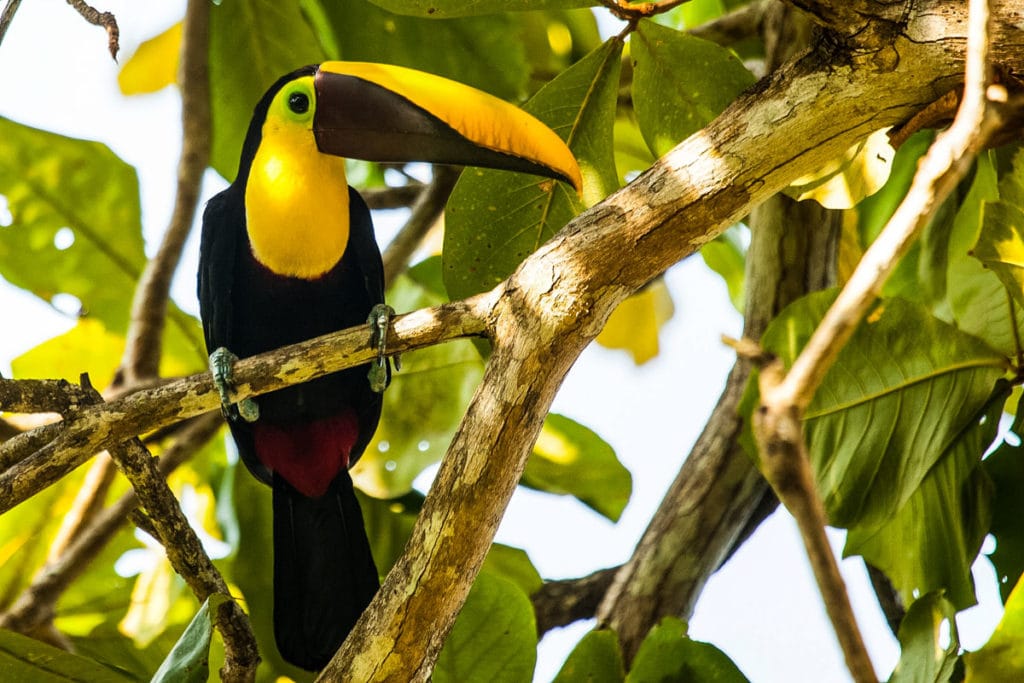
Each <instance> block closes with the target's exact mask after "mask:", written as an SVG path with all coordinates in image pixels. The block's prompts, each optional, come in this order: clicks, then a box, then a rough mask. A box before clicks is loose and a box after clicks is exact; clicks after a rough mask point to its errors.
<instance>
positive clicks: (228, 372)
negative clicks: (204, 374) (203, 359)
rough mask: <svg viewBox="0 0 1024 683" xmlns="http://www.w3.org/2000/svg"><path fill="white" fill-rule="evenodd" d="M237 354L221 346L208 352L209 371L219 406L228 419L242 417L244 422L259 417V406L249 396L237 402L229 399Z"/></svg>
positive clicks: (252, 420) (253, 420)
mask: <svg viewBox="0 0 1024 683" xmlns="http://www.w3.org/2000/svg"><path fill="white" fill-rule="evenodd" d="M237 360H238V356H236V355H235V354H233V353H231V352H230V351H228V350H227V349H226V348H224V347H223V346H221V347H220V348H218V349H216V350H215V351H214V352H213V353H211V354H210V373H211V374H212V375H213V385H214V386H215V387H217V393H218V394H220V408H221V411H223V413H224V417H226V418H227V419H228V420H234V419H237V418H239V417H240V418H242V419H243V420H245V421H246V422H255V421H256V420H258V419H259V417H260V407H259V405H258V404H257V403H256V401H254V400H252V399H251V398H244V399H242V400H241V401H239V402H238V403H233V402H232V401H231V392H232V391H233V388H232V385H233V384H234V381H235V376H234V375H235V361H237Z"/></svg>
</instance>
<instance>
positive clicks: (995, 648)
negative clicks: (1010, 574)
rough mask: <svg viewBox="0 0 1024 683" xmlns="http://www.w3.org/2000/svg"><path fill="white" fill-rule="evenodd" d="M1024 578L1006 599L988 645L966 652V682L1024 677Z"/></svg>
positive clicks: (985, 682) (999, 681) (992, 682)
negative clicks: (1004, 607) (1003, 609)
mask: <svg viewBox="0 0 1024 683" xmlns="http://www.w3.org/2000/svg"><path fill="white" fill-rule="evenodd" d="M1021 643H1024V581H1018V582H1017V587H1016V588H1014V589H1013V592H1012V593H1011V594H1010V599H1009V600H1007V601H1006V610H1005V611H1004V612H1003V618H1002V619H1001V620H1000V621H999V625H998V626H996V630H995V632H994V633H993V634H992V637H991V638H989V640H988V642H987V643H985V647H983V648H981V649H980V650H978V651H977V652H969V653H967V654H966V655H964V663H965V664H966V665H967V679H966V680H967V683H1004V682H1005V681H1020V680H1024V648H1022V647H1021Z"/></svg>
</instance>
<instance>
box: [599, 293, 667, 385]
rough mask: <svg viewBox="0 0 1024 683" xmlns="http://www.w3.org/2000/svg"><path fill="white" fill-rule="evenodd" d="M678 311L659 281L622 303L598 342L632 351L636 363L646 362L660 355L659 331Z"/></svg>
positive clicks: (605, 345) (607, 346)
mask: <svg viewBox="0 0 1024 683" xmlns="http://www.w3.org/2000/svg"><path fill="white" fill-rule="evenodd" d="M674 313H675V307H674V305H673V304H672V296H671V295H670V294H669V293H668V288H667V287H666V286H665V283H664V281H662V280H658V281H657V282H654V283H652V284H651V285H650V286H649V287H646V288H645V289H643V290H642V291H640V292H639V293H637V294H634V295H633V296H631V297H629V298H628V299H626V300H625V301H623V302H622V303H621V304H619V307H618V308H616V309H615V311H614V312H613V313H612V315H611V317H610V318H608V323H607V324H606V325H605V326H604V329H603V330H601V334H599V335H597V343H598V344H600V345H601V346H603V347H605V348H607V349H622V350H624V351H628V352H629V353H630V355H631V356H633V362H634V363H636V364H637V365H643V364H644V363H646V362H647V361H649V360H650V359H652V358H654V357H655V356H657V355H658V331H659V330H660V329H661V326H662V325H664V324H665V323H666V322H668V321H669V320H671V319H672V315H673V314H674Z"/></svg>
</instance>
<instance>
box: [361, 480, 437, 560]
mask: <svg viewBox="0 0 1024 683" xmlns="http://www.w3.org/2000/svg"><path fill="white" fill-rule="evenodd" d="M356 496H357V497H358V498H359V507H360V508H362V510H363V526H364V527H365V528H366V537H367V538H369V539H370V550H371V551H372V553H373V559H374V561H375V562H376V564H377V571H379V572H380V573H381V574H382V575H384V574H387V572H388V571H389V570H390V569H391V565H393V564H394V563H395V561H396V560H397V559H398V558H399V557H400V556H401V554H402V553H403V552H404V551H405V545H406V543H407V542H408V541H409V537H410V536H412V528H413V526H414V525H415V524H416V516H417V514H419V511H420V508H422V507H423V500H424V496H423V494H422V493H420V492H419V491H416V490H413V491H410V492H409V493H407V494H405V495H404V496H401V497H399V498H390V499H388V500H381V499H380V498H374V497H372V496H368V495H365V494H363V493H362V492H361V491H359V490H357V491H356Z"/></svg>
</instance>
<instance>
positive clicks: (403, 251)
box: [381, 166, 460, 284]
mask: <svg viewBox="0 0 1024 683" xmlns="http://www.w3.org/2000/svg"><path fill="white" fill-rule="evenodd" d="M459 170H460V169H458V168H453V167H451V166H435V167H434V179H433V180H432V181H431V182H430V184H429V185H428V186H427V188H426V189H425V190H424V191H422V192H420V194H419V196H418V197H417V198H416V203H415V204H413V206H412V213H411V214H410V215H409V220H407V221H406V222H405V225H404V226H403V227H402V229H401V230H400V231H399V232H398V234H397V235H395V238H394V239H393V240H391V242H390V243H389V244H388V246H387V247H386V248H385V249H384V253H383V254H382V255H381V257H382V258H383V260H384V282H386V283H388V284H390V283H392V282H394V280H395V278H396V277H397V276H398V274H399V273H401V272H402V271H403V270H404V269H405V268H407V267H408V266H409V259H410V258H411V257H412V255H413V252H415V251H416V248H417V247H418V246H419V245H420V243H421V242H422V241H423V238H424V237H425V236H426V234H427V232H429V230H430V228H431V227H433V225H434V224H435V223H436V222H437V220H438V219H439V218H440V217H441V215H442V214H443V213H444V207H445V204H447V203H448V197H449V196H451V193H452V190H453V189H454V188H455V181H456V180H458V178H459Z"/></svg>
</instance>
